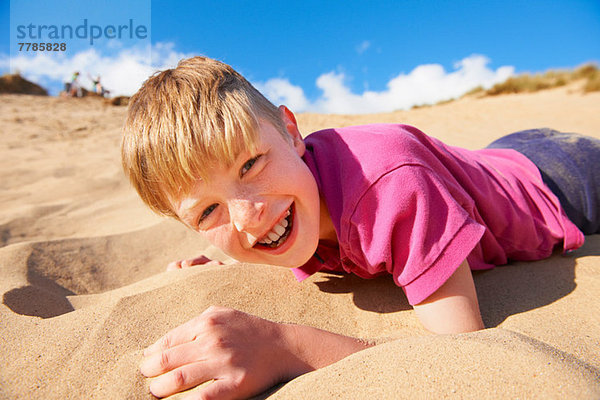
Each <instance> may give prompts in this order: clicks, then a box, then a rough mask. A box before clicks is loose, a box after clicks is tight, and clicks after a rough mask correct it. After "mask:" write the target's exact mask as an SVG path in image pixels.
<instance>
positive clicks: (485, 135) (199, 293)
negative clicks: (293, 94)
mask: <svg viewBox="0 0 600 400" xmlns="http://www.w3.org/2000/svg"><path fill="white" fill-rule="evenodd" d="M124 115H125V108H124V107H114V106H110V105H105V104H103V103H102V102H100V101H98V100H96V99H91V98H90V99H65V98H52V97H47V98H43V97H35V96H25V95H2V96H0V127H1V128H0V135H1V138H0V155H1V156H0V186H1V192H0V201H1V203H0V204H1V205H2V207H1V208H0V289H1V291H2V305H1V306H0V356H1V359H2V360H3V364H2V367H0V398H11V399H13V398H15V399H42V398H43V399H83V398H86V399H129V398H132V399H145V398H149V399H150V398H152V396H151V395H150V394H149V392H148V389H147V385H148V380H146V379H145V378H143V377H142V376H141V375H140V374H139V372H138V368H137V365H138V364H139V362H140V360H141V352H142V349H143V348H144V347H146V346H148V345H149V344H151V343H152V342H154V341H155V340H156V339H157V338H158V337H160V336H161V335H163V334H164V333H165V332H167V331H168V330H170V329H171V328H173V327H175V326H176V325H178V324H180V323H183V322H185V321H187V320H188V319H190V318H192V317H193V316H195V315H198V314H199V313H201V312H202V311H203V310H204V309H206V308H207V307H208V306H209V305H211V304H216V305H223V306H229V307H234V308H238V309H240V310H243V311H246V312H249V313H253V314H255V315H258V316H261V317H264V318H268V319H272V320H275V321H287V322H296V323H302V324H308V325H313V326H316V327H319V328H324V329H328V330H331V331H334V332H339V333H343V334H347V335H353V336H357V337H362V338H369V339H377V340H378V342H380V343H381V344H379V345H378V346H375V347H372V348H370V349H368V350H366V351H363V352H360V353H356V354H354V355H352V356H350V357H348V358H346V359H344V360H341V361H339V362H337V363H335V364H333V365H331V366H329V367H327V368H324V369H321V370H318V371H314V372H312V373H308V374H305V375H303V376H300V377H298V378H296V379H294V380H292V381H290V382H288V383H286V384H282V385H279V386H278V387H276V388H273V389H272V390H270V391H268V392H266V393H264V394H262V395H260V396H258V398H269V399H330V398H343V399H369V398H383V399H397V398H410V399H420V398H428V399H429V398H580V399H598V398H600V301H599V300H598V295H599V294H600V235H594V236H588V237H587V238H586V244H585V245H584V246H583V248H581V249H580V250H578V251H576V252H574V253H573V254H570V255H568V256H563V255H560V254H555V255H554V256H552V257H551V258H549V259H547V260H542V261H538V262H527V263H524V262H518V263H512V264H510V265H508V266H503V267H500V268H496V269H495V270H492V271H486V272H480V273H476V274H475V282H476V286H477V290H478V294H479V300H480V303H481V311H482V314H483V318H484V321H485V323H486V326H487V327H488V329H486V330H483V331H480V332H476V333H470V334H461V335H444V336H434V335H430V334H428V333H427V332H426V331H424V329H423V328H422V327H421V326H420V325H419V322H418V320H417V319H416V317H415V315H414V313H413V311H412V310H411V308H410V307H409V306H408V304H407V302H406V298H405V297H404V295H403V293H402V291H401V290H400V289H399V288H397V287H395V286H394V285H393V283H392V282H391V280H390V279H389V278H380V279H376V280H371V281H367V280H361V279H359V278H357V277H354V276H339V275H331V274H325V273H321V274H316V275H315V276H313V277H311V278H310V279H308V280H307V281H305V282H303V283H301V284H299V283H297V282H296V281H295V280H294V278H293V276H292V274H291V272H289V271H287V270H285V269H283V268H278V267H272V266H257V265H245V264H231V265H227V266H222V267H197V268H192V269H188V270H182V271H175V272H164V269H165V266H166V264H167V263H168V262H169V261H171V260H173V259H177V258H184V257H191V256H196V255H199V254H203V253H204V254H207V255H209V256H211V257H215V258H219V259H221V260H223V261H228V260H227V258H226V257H225V256H224V255H222V254H220V253H219V252H218V251H217V250H216V249H214V248H211V247H210V246H209V245H208V244H207V243H205V242H204V241H203V240H201V239H200V238H199V237H198V236H197V235H196V234H194V233H193V232H191V231H189V230H187V229H185V228H184V227H182V226H179V225H178V224H177V223H175V222H172V221H168V220H165V219H163V218H160V217H157V216H155V215H152V214H151V213H150V212H149V211H148V210H147V209H146V208H145V207H144V206H143V204H142V203H141V202H140V201H139V200H138V199H137V197H136V194H135V193H134V191H133V189H131V188H130V187H129V185H128V183H127V182H126V180H125V178H124V177H123V174H122V172H121V170H120V162H119V149H118V144H119V140H120V137H119V136H120V126H121V124H122V121H123V119H124ZM298 120H299V123H300V127H301V129H302V130H303V131H304V132H310V131H312V130H315V129H318V128H324V127H332V126H342V125H352V124H361V123H368V122H402V123H409V124H414V125H415V126H417V127H419V128H421V129H422V130H424V131H425V132H427V133H429V134H431V135H433V136H436V137H438V138H440V139H442V140H444V141H446V142H448V143H450V144H455V145H459V146H463V147H467V148H473V149H475V148H479V147H482V146H485V145H486V144H488V143H489V142H491V141H492V140H494V139H495V138H497V137H499V136H502V135H504V134H506V133H510V132H513V131H517V130H521V129H526V128H534V127H544V126H548V127H552V128H555V129H559V130H564V131H573V132H579V133H583V134H587V135H591V136H595V137H600V93H592V94H587V95H582V94H581V93H580V92H579V91H578V90H577V87H576V85H575V86H573V85H571V86H569V87H563V88H559V89H553V90H549V91H544V92H538V93H533V94H520V95H505V96H498V97H488V98H483V99H478V98H465V99H462V100H459V101H456V102H452V103H449V104H444V105H438V106H434V107H426V108H420V109H415V110H411V111H399V112H394V113H389V114H377V115H360V116H335V115H311V114H303V115H299V116H298ZM176 397H177V396H176Z"/></svg>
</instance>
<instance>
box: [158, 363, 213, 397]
mask: <svg viewBox="0 0 600 400" xmlns="http://www.w3.org/2000/svg"><path fill="white" fill-rule="evenodd" d="M210 379H212V377H211V376H210V369H209V368H207V365H206V363H202V362H198V363H192V364H187V365H184V366H183V367H180V368H177V369H174V370H173V371H170V372H167V373H166V374H163V375H161V376H159V377H158V378H155V379H154V380H153V381H152V382H151V383H150V392H152V394H153V395H155V396H156V397H166V396H170V395H172V394H173V393H177V392H181V391H184V390H187V389H189V388H192V387H194V386H198V385H199V384H201V383H203V382H206V381H208V380H210Z"/></svg>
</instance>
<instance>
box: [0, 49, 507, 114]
mask: <svg viewBox="0 0 600 400" xmlns="http://www.w3.org/2000/svg"><path fill="white" fill-rule="evenodd" d="M190 56H191V55H188V54H184V53H180V52H177V51H176V50H175V48H174V45H173V43H157V44H155V45H154V46H152V47H151V48H150V47H146V48H129V49H125V48H122V49H120V50H118V52H116V53H115V54H114V55H110V56H109V55H102V54H100V53H99V52H97V51H96V50H94V49H89V50H86V51H83V52H80V53H77V54H75V55H74V56H72V57H66V56H64V55H62V56H61V55H58V56H57V55H53V56H52V57H50V56H48V55H47V54H45V53H38V54H36V55H35V56H32V57H26V56H18V57H15V58H13V59H12V60H10V62H9V58H8V55H1V56H0V68H1V69H3V70H7V69H8V68H9V64H10V67H12V68H13V71H12V72H15V71H14V70H18V71H19V72H20V73H21V74H23V75H24V76H25V77H26V78H27V79H30V80H32V81H34V82H39V83H41V84H43V85H51V84H52V83H53V84H54V87H62V82H64V81H67V80H68V79H69V78H70V76H71V74H72V73H73V71H76V70H77V71H80V72H81V73H82V84H83V85H84V86H86V87H89V88H91V82H90V81H89V80H88V79H87V74H88V73H89V74H91V75H92V76H95V75H100V76H101V77H102V82H103V84H104V86H105V87H106V88H108V89H109V90H111V95H131V94H133V93H134V92H135V91H136V90H137V89H138V88H139V87H140V86H141V84H142V83H143V82H144V81H145V80H146V79H147V78H148V77H149V76H150V75H152V74H153V73H154V72H155V71H158V70H163V69H166V68H172V67H175V66H176V65H177V62H178V61H179V60H180V59H182V58H185V57H190ZM488 64H489V59H488V58H486V57H485V56H482V55H472V56H469V57H466V58H464V59H463V60H461V61H459V62H457V63H456V64H455V65H454V70H453V71H446V70H445V69H444V67H443V66H441V65H439V64H425V65H420V66H418V67H416V68H414V69H413V70H412V71H410V72H409V73H408V74H405V73H400V74H398V75H397V76H395V77H394V78H392V79H391V80H390V81H389V82H388V83H387V85H386V89H385V90H382V91H370V90H364V91H363V92H362V93H353V92H352V90H351V89H350V87H349V86H347V84H346V77H345V75H344V74H343V73H339V72H328V73H324V74H322V75H320V76H319V77H318V78H317V79H316V82H315V84H316V86H317V88H319V89H320V91H321V94H320V95H319V97H318V98H316V99H313V100H311V99H308V98H307V97H306V95H305V93H304V90H303V89H302V87H300V86H298V85H294V84H293V83H291V82H290V81H289V80H288V79H286V78H273V79H269V80H267V81H266V82H258V83H254V84H255V86H256V87H257V88H258V89H259V90H260V91H261V92H263V93H264V94H265V96H266V97H267V98H268V99H270V100H271V101H272V102H273V103H275V104H276V105H278V104H286V105H287V106H289V107H290V108H291V109H292V110H294V111H297V112H302V111H311V112H321V113H339V114H363V113H375V112H387V111H393V110H398V109H408V108H410V107H412V106H414V105H417V104H432V103H436V102H438V101H442V100H447V99H451V98H456V97H459V96H461V95H462V94H464V93H466V92H467V91H469V90H470V89H472V88H474V87H476V86H479V85H481V86H483V87H484V88H489V87H491V86H492V85H494V84H495V83H498V82H502V81H504V80H506V78H508V77H509V76H511V75H513V74H514V67H512V66H503V67H500V68H498V69H496V70H493V69H490V68H488Z"/></svg>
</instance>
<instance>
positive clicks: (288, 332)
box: [281, 324, 374, 379]
mask: <svg viewBox="0 0 600 400" xmlns="http://www.w3.org/2000/svg"><path fill="white" fill-rule="evenodd" d="M281 327H282V332H283V338H284V342H285V343H286V346H287V349H288V351H289V353H288V354H289V364H288V368H287V371H288V372H289V376H287V377H286V378H287V379H293V378H295V377H296V376H299V375H302V374H304V373H306V372H310V371H313V370H315V369H319V368H323V367H326V366H328V365H330V364H333V363H335V362H336V361H339V360H341V359H342V358H345V357H347V356H349V355H350V354H353V353H356V352H357V351H360V350H364V349H366V348H368V347H371V346H373V345H374V343H369V342H367V341H364V340H360V339H356V338H352V337H349V336H343V335H339V334H336V333H333V332H328V331H324V330H322V329H317V328H313V327H310V326H305V325H295V324H282V325H281Z"/></svg>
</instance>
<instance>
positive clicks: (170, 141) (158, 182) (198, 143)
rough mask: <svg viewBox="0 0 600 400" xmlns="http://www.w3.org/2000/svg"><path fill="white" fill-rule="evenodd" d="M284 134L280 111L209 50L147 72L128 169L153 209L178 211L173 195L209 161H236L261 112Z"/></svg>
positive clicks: (126, 131)
mask: <svg viewBox="0 0 600 400" xmlns="http://www.w3.org/2000/svg"><path fill="white" fill-rule="evenodd" d="M259 118H262V119H265V120H266V121H268V122H270V123H272V124H273V125H274V126H275V127H276V128H277V129H278V130H279V131H280V132H281V133H282V134H283V135H284V136H285V135H286V134H285V128H284V126H283V122H282V120H281V117H280V114H279V110H278V109H277V107H275V106H274V105H273V104H272V103H271V102H269V101H268V100H267V99H266V98H265V97H264V96H263V95H262V94H261V93H260V92H259V91H258V90H256V89H255V88H254V87H253V86H252V85H251V84H250V83H249V82H248V81H247V80H246V79H244V77H242V76H241V75H240V74H239V73H237V72H236V71H235V70H234V69H233V68H231V67H230V66H229V65H227V64H224V63H221V62H219V61H216V60H212V59H210V58H206V57H193V58H189V59H184V60H181V61H180V62H179V64H178V65H177V68H174V69H168V70H165V71H162V72H158V73H156V74H154V75H153V76H152V77H150V78H149V79H148V80H147V81H146V82H144V84H143V85H142V87H141V89H140V90H138V92H137V93H136V94H135V95H134V96H133V97H132V98H131V99H130V102H129V108H128V110H127V119H126V121H125V125H124V128H123V141H122V144H121V158H122V163H123V169H124V171H125V174H126V175H127V176H128V178H129V180H130V181H131V183H132V185H133V186H134V188H135V189H136V190H137V192H138V194H139V195H140V197H141V198H142V200H143V201H144V203H146V204H147V205H148V206H149V207H150V208H151V209H152V210H154V211H155V212H157V213H159V214H162V215H167V216H171V217H175V218H177V215H176V214H175V213H174V211H173V210H172V206H171V202H170V200H169V196H177V195H179V194H182V193H183V194H185V193H186V192H187V191H189V189H190V188H191V186H192V185H193V183H194V182H195V181H196V180H197V179H198V178H201V179H204V180H206V179H209V177H210V175H209V173H210V169H211V166H214V165H222V166H223V165H224V166H231V165H232V163H233V162H234V161H235V159H236V158H237V156H238V155H239V154H240V152H241V151H243V150H244V149H249V150H250V151H253V150H254V149H255V143H256V140H257V129H258V119H259Z"/></svg>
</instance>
